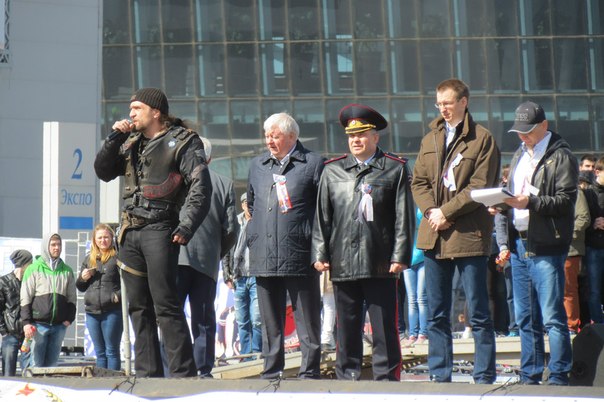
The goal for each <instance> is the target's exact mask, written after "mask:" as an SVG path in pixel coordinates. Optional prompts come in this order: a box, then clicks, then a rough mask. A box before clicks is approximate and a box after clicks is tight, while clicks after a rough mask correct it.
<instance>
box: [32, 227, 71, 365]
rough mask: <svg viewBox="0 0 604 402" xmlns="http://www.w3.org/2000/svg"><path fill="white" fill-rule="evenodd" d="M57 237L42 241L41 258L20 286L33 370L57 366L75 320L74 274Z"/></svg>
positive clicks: (48, 237) (49, 237) (54, 234)
mask: <svg viewBox="0 0 604 402" xmlns="http://www.w3.org/2000/svg"><path fill="white" fill-rule="evenodd" d="M61 250H62V242H61V236H59V234H58V233H52V234H51V235H49V236H45V237H44V239H43V240H42V255H39V256H37V257H36V259H35V260H34V262H33V263H32V264H31V265H29V266H28V267H27V269H26V270H25V273H24V274H23V281H22V283H21V320H22V321H23V332H24V333H25V337H26V338H33V339H34V342H35V347H34V350H33V358H34V366H36V367H53V366H56V365H57V362H58V360H59V354H60V353H61V345H62V344H63V338H64V337H65V331H66V330H67V327H68V326H69V325H71V323H72V322H73V321H74V319H75V314H76V287H75V278H74V275H73V270H72V269H71V267H69V266H68V265H67V264H65V262H63V260H62V259H61Z"/></svg>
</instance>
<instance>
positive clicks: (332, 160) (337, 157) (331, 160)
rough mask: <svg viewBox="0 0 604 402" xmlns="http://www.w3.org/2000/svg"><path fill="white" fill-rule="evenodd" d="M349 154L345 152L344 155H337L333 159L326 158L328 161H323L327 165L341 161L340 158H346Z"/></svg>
mask: <svg viewBox="0 0 604 402" xmlns="http://www.w3.org/2000/svg"><path fill="white" fill-rule="evenodd" d="M347 156H348V154H344V155H342V156H336V157H335V158H332V159H329V160H326V161H325V162H323V163H324V164H325V165H327V164H328V163H331V162H335V161H339V160H340V159H344V158H346V157H347Z"/></svg>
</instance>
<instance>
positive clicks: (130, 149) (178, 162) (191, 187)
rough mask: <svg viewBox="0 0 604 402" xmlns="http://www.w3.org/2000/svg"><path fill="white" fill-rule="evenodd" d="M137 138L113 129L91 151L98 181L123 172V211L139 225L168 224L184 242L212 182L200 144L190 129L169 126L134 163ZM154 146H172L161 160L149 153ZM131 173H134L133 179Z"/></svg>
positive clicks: (199, 218)
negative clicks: (99, 148) (183, 236)
mask: <svg viewBox="0 0 604 402" xmlns="http://www.w3.org/2000/svg"><path fill="white" fill-rule="evenodd" d="M141 137H142V135H141V134H140V133H130V134H121V133H119V134H116V135H114V134H113V133H112V134H111V135H110V136H109V137H107V140H106V141H105V143H104V144H103V146H102V148H101V150H100V151H99V152H98V154H97V155H96V159H95V161H94V170H95V172H96V174H97V176H98V177H99V178H100V179H101V180H103V181H111V180H113V179H115V178H116V177H118V176H126V179H125V180H124V197H126V198H127V199H126V200H125V205H124V210H126V211H128V212H129V213H130V214H132V215H134V216H137V217H140V218H143V219H144V220H143V222H146V223H144V224H142V225H138V226H144V225H145V224H150V223H154V222H162V221H163V222H170V224H171V225H173V226H176V225H178V231H179V232H180V234H182V235H185V237H186V238H187V240H188V239H190V238H191V236H192V235H193V233H194V232H195V230H197V227H198V226H199V225H200V224H201V222H202V221H203V219H204V218H205V216H206V215H207V213H208V210H209V209H210V196H211V194H212V183H211V182H210V175H209V173H208V169H207V165H206V161H205V153H204V151H203V143H202V142H201V139H200V138H199V135H198V134H197V133H195V132H194V131H191V130H185V129H184V128H183V127H180V126H172V127H170V128H169V129H168V130H167V131H166V132H165V133H163V134H161V135H159V136H157V137H155V138H154V139H152V140H150V141H149V143H148V144H147V145H146V147H145V153H144V156H143V158H142V159H143V160H142V161H140V162H141V163H139V161H138V159H139V157H138V148H139V146H140V143H141ZM158 149H172V150H173V152H170V154H169V155H171V156H172V158H171V159H170V160H168V161H166V160H164V158H162V157H161V156H158V155H156V154H157V152H153V151H154V150H158ZM164 165H166V166H164ZM164 167H165V168H164ZM155 170H157V171H158V172H161V175H162V176H163V177H159V175H160V174H159V173H157V172H155ZM132 175H137V176H138V177H139V182H138V183H136V181H135V180H134V179H133V178H132V177H131V176H132ZM141 177H142V179H141ZM132 187H135V188H132ZM181 208H182V212H181ZM179 212H180V222H179Z"/></svg>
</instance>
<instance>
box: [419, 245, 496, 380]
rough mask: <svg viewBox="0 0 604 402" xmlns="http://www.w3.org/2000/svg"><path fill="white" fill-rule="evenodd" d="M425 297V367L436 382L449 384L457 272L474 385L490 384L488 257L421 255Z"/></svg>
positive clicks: (492, 372)
mask: <svg viewBox="0 0 604 402" xmlns="http://www.w3.org/2000/svg"><path fill="white" fill-rule="evenodd" d="M424 256H425V260H424V264H425V276H426V295H427V296H428V339H429V340H430V342H429V343H428V367H429V368H430V375H431V377H432V378H433V379H434V380H435V381H437V382H451V376H452V372H453V339H452V337H451V318H450V317H451V297H452V286H453V274H454V273H455V268H457V269H458V270H459V274H460V278H461V281H462V283H463V288H464V291H465V294H466V301H467V305H468V315H469V317H470V325H471V326H472V335H473V337H474V374H473V377H474V382H475V383H477V384H492V383H493V382H494V381H495V379H496V377H497V373H496V371H495V332H494V330H493V322H492V321H491V315H490V313H489V295H488V293H487V257H486V256H477V257H459V258H454V259H436V257H435V253H434V251H426V252H425V253H424Z"/></svg>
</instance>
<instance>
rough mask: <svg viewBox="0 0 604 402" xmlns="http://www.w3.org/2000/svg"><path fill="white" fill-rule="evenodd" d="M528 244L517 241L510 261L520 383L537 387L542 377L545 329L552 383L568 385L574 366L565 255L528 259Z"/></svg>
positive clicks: (550, 380) (550, 381)
mask: <svg viewBox="0 0 604 402" xmlns="http://www.w3.org/2000/svg"><path fill="white" fill-rule="evenodd" d="M525 243H526V241H525V240H520V239H518V240H517V241H516V252H514V253H512V259H511V262H512V270H513V274H512V276H513V280H514V307H515V310H516V311H515V312H516V322H517V323H518V327H519V329H520V351H521V356H520V369H521V372H520V381H522V382H524V383H527V384H538V383H539V382H540V381H541V379H542V377H543V369H544V359H545V346H544V340H543V330H544V329H545V331H546V332H547V334H548V335H549V349H550V360H549V364H548V369H549V371H550V377H549V383H550V384H560V385H566V384H568V373H569V371H570V369H571V365H572V352H571V347H570V336H569V333H568V325H567V318H566V310H565V309H564V261H565V260H566V254H560V255H549V256H535V257H527V256H526V249H525Z"/></svg>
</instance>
